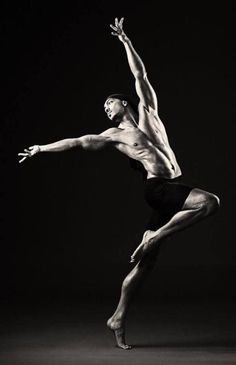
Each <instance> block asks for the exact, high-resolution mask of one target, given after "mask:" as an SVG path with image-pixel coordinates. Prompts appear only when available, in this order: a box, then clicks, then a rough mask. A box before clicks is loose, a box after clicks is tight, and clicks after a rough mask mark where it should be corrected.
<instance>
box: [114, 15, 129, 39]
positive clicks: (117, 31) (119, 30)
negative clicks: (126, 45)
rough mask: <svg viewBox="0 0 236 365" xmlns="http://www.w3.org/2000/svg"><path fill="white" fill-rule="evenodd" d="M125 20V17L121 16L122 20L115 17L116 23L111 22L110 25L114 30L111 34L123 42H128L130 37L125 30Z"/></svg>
mask: <svg viewBox="0 0 236 365" xmlns="http://www.w3.org/2000/svg"><path fill="white" fill-rule="evenodd" d="M123 22H124V18H121V20H120V21H118V18H115V25H112V24H110V27H111V28H112V29H113V30H114V32H111V34H112V35H114V36H116V37H118V38H119V40H120V41H121V42H126V41H127V40H128V37H127V36H126V34H125V32H124V30H123Z"/></svg>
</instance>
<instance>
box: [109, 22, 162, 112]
mask: <svg viewBox="0 0 236 365" xmlns="http://www.w3.org/2000/svg"><path fill="white" fill-rule="evenodd" d="M123 21H124V18H121V20H120V21H118V19H117V18H116V19H115V25H112V24H110V27H111V28H112V29H113V32H112V35H114V36H117V37H118V38H119V40H120V41H121V42H122V43H123V45H124V47H125V51H126V55H127V58H128V63H129V67H130V70H131V72H132V74H133V75H134V78H135V88H136V92H137V95H138V97H139V99H140V103H141V104H143V105H144V106H145V107H146V108H149V106H151V107H152V108H153V109H154V110H155V111H156V112H157V96H156V93H155V91H154V90H153V87H152V86H151V84H150V82H149V80H148V77H147V72H146V69H145V66H144V64H143V62H142V60H141V58H140V57H139V55H138V54H137V52H136V51H135V49H134V47H133V45H132V43H131V41H130V39H129V38H128V37H127V35H126V34H125V32H124V30H123Z"/></svg>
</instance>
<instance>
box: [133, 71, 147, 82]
mask: <svg viewBox="0 0 236 365" xmlns="http://www.w3.org/2000/svg"><path fill="white" fill-rule="evenodd" d="M134 77H135V78H136V79H138V80H145V79H146V78H147V72H146V70H145V69H142V70H137V71H135V72H134Z"/></svg>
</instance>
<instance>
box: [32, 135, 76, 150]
mask: <svg viewBox="0 0 236 365" xmlns="http://www.w3.org/2000/svg"><path fill="white" fill-rule="evenodd" d="M78 145H79V143H78V138H67V139H62V140H60V141H57V142H54V143H50V144H45V145H40V146H38V147H39V152H62V151H66V150H69V149H71V148H74V147H77V146H78Z"/></svg>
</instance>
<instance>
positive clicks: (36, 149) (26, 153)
mask: <svg viewBox="0 0 236 365" xmlns="http://www.w3.org/2000/svg"><path fill="white" fill-rule="evenodd" d="M39 152H40V147H39V146H38V145H35V146H31V147H29V148H28V149H26V148H25V149H24V153H18V156H23V158H22V159H21V160H20V161H19V163H21V162H23V161H25V160H26V159H27V158H30V157H32V156H34V155H36V153H39Z"/></svg>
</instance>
